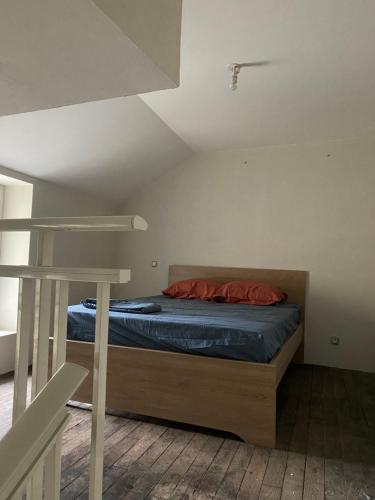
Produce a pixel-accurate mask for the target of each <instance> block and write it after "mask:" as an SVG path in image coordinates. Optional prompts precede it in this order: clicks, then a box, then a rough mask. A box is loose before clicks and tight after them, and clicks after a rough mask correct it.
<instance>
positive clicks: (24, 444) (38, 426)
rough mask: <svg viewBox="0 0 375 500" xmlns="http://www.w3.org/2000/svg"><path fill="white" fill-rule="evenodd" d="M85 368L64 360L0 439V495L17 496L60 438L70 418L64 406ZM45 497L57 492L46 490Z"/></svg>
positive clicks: (2, 497) (79, 381)
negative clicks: (51, 492)
mask: <svg viewBox="0 0 375 500" xmlns="http://www.w3.org/2000/svg"><path fill="white" fill-rule="evenodd" d="M87 374H88V370H87V369H86V368H83V367H82V366H78V365H75V364H72V363H65V364H63V365H62V367H61V368H60V369H59V370H58V371H57V372H56V374H55V375H54V376H53V377H52V378H51V380H50V381H49V382H48V384H47V385H46V386H45V387H44V389H43V390H42V391H41V392H40V393H39V394H38V395H37V396H36V397H35V399H34V400H33V401H32V403H31V404H30V406H29V407H28V408H27V409H26V410H25V411H24V412H23V414H22V416H20V417H19V418H18V420H17V422H15V424H14V425H13V426H12V427H11V429H10V430H9V432H8V433H7V434H6V435H5V436H4V438H3V439H2V440H1V441H0V498H1V499H2V500H5V499H13V498H17V497H19V496H20V494H21V493H22V490H23V489H24V487H25V484H26V482H27V481H28V479H30V477H31V476H32V474H33V471H35V470H36V469H37V468H38V467H40V464H41V463H42V461H43V459H44V457H45V456H46V455H47V454H48V453H49V451H50V449H51V448H52V447H53V446H54V444H55V443H56V440H58V439H59V437H60V436H61V433H62V431H63V429H64V426H65V424H66V422H67V420H68V418H69V414H68V412H67V411H66V410H65V405H66V403H67V401H68V400H69V399H70V398H71V396H72V395H73V394H74V392H75V391H76V390H77V388H78V387H79V385H80V384H81V383H82V381H83V380H84V378H85V377H86V376H87ZM46 498H48V500H56V499H57V498H59V496H50V495H47V494H46Z"/></svg>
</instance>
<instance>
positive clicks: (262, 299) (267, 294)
mask: <svg viewBox="0 0 375 500" xmlns="http://www.w3.org/2000/svg"><path fill="white" fill-rule="evenodd" d="M287 298H288V295H287V294H286V293H285V292H284V291H283V290H281V288H278V287H277V286H273V285H269V284H268V283H261V282H259V281H251V280H241V281H231V282H230V283H224V284H223V285H221V287H220V288H219V289H218V291H217V293H216V295H214V297H213V299H215V300H219V301H221V302H227V303H228V304H252V305H256V306H269V305H272V304H277V303H278V302H281V301H282V300H285V299H287Z"/></svg>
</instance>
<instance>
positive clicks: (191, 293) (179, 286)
mask: <svg viewBox="0 0 375 500" xmlns="http://www.w3.org/2000/svg"><path fill="white" fill-rule="evenodd" d="M220 285H221V283H219V282H218V281H214V280H205V279H190V280H182V281H176V282H175V283H172V284H171V285H170V286H169V287H168V288H166V289H165V290H163V294H164V295H167V296H168V297H173V298H175V299H201V300H212V299H213V297H214V295H215V294H216V293H217V291H218V289H219V287H220Z"/></svg>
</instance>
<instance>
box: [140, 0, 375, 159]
mask: <svg viewBox="0 0 375 500" xmlns="http://www.w3.org/2000/svg"><path fill="white" fill-rule="evenodd" d="M182 20H183V21H182V41H181V46H182V53H181V84H180V87H179V88H178V89H172V90H169V91H166V92H163V91H162V92H155V93H152V94H149V95H145V96H142V98H143V99H144V101H145V102H146V103H147V104H148V105H149V106H150V107H151V108H152V109H153V110H154V111H155V112H156V113H157V114H158V115H159V116H160V117H161V118H162V119H163V120H164V121H165V122H166V123H167V124H168V125H169V126H170V127H171V128H172V129H173V130H174V131H175V132H176V133H177V134H178V135H179V136H180V137H181V138H182V139H183V140H184V141H185V142H187V143H188V144H189V146H190V147H192V148H193V149H194V150H197V151H202V150H213V149H225V148H243V147H251V146H264V145H275V144H285V143H289V144H290V143H298V142H312V141H319V140H327V139H339V138H348V137H355V136H358V135H363V134H373V135H375V92H374V89H375V1H373V0H362V1H360V2H358V0H329V1H327V0H282V1H280V0H235V1H228V0H204V1H202V0H185V1H184V4H183V13H182ZM248 61H269V64H268V65H264V66H260V67H256V68H245V69H242V70H241V72H240V75H239V85H238V90H237V91H235V92H232V91H231V90H230V89H229V82H230V73H229V71H228V70H227V64H229V63H233V62H248Z"/></svg>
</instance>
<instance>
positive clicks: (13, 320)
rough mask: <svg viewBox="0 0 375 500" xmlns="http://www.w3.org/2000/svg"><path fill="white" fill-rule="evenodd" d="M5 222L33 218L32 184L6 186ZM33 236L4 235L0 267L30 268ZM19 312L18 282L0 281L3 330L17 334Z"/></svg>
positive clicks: (0, 307) (4, 191) (4, 198)
mask: <svg viewBox="0 0 375 500" xmlns="http://www.w3.org/2000/svg"><path fill="white" fill-rule="evenodd" d="M3 193H4V197H3V212H2V216H3V218H4V219H13V218H14V219H16V218H24V217H30V216H31V207H32V195H33V188H32V184H21V185H6V186H4V188H3ZM29 246H30V234H29V233H23V232H14V233H10V232H9V233H8V232H6V233H2V235H1V244H0V264H9V265H27V264H28V261H29ZM17 310H18V280H16V279H12V278H0V329H1V330H8V331H13V332H15V331H16V328H17Z"/></svg>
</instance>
